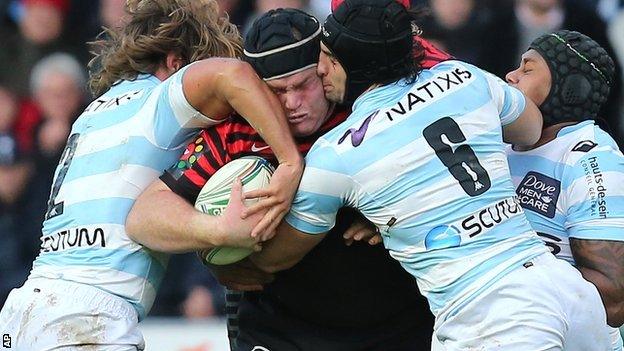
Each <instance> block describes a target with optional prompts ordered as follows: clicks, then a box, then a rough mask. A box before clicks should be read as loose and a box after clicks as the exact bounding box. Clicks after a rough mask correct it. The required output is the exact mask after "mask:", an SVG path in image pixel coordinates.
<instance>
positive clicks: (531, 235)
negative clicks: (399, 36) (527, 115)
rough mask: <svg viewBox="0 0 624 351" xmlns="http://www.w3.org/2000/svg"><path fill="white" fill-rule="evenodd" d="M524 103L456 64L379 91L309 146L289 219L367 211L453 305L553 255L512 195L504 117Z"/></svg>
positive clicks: (415, 271)
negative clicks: (540, 257) (526, 264)
mask: <svg viewBox="0 0 624 351" xmlns="http://www.w3.org/2000/svg"><path fill="white" fill-rule="evenodd" d="M524 107H525V100H524V96H523V95H522V93H520V92H519V91H518V90H516V89H514V88H512V87H510V86H508V85H507V84H505V83H504V82H502V81H501V80H500V79H498V78H496V77H494V76H493V75H491V74H489V73H487V72H484V71H482V70H480V69H478V68H476V67H474V66H471V65H468V64H465V63H462V62H459V61H447V62H444V63H440V64H438V65H436V66H434V67H433V68H431V69H428V70H424V71H422V72H421V73H420V74H419V76H418V79H417V80H416V82H415V83H413V84H406V83H405V81H400V82H398V83H395V84H390V85H386V86H383V87H379V88H376V89H374V90H371V91H369V92H367V93H365V94H363V95H362V96H360V97H359V98H358V99H357V100H356V102H355V104H354V106H353V113H352V114H351V116H349V118H348V119H347V120H346V121H345V122H344V123H342V124H341V125H340V126H338V127H336V128H335V129H334V130H332V131H330V132H329V133H327V134H326V135H325V136H323V137H322V138H321V139H319V140H318V141H317V142H316V143H315V145H314V146H313V148H312V150H311V151H310V152H309V153H308V155H307V157H306V169H305V171H304V175H303V179H302V181H301V185H300V187H299V191H298V192H297V195H296V197H295V201H294V203H293V205H292V209H291V212H290V213H289V214H288V216H287V221H288V223H289V224H290V225H292V226H293V227H295V228H296V229H298V230H300V231H303V232H305V233H310V234H314V233H324V232H327V231H328V230H329V229H330V228H332V227H333V225H334V223H335V214H336V211H337V210H338V209H339V208H341V207H343V206H350V207H354V208H357V209H359V210H360V211H361V212H362V213H363V214H364V215H365V216H366V217H367V218H368V219H369V220H371V221H372V222H373V223H374V224H375V225H376V226H377V227H378V228H379V229H380V231H381V233H382V237H383V241H384V245H385V247H386V248H387V249H388V250H389V251H390V254H391V255H392V257H393V258H395V259H397V260H398V261H399V262H400V263H401V264H402V265H403V267H404V268H405V269H406V270H407V271H408V272H410V273H411V274H412V275H414V276H415V277H416V279H417V282H418V285H419V287H420V290H421V291H422V293H423V294H424V295H425V296H426V297H427V299H428V300H429V304H430V307H431V310H432V311H433V313H434V314H435V315H436V316H438V315H440V314H444V315H448V314H449V313H453V312H454V311H457V310H458V309H459V308H461V306H463V305H464V304H465V303H467V302H468V301H470V300H471V299H472V298H474V297H475V296H476V295H478V294H479V292H480V291H482V290H483V289H485V288H487V287H488V286H490V285H491V284H492V283H493V282H495V281H496V280H498V279H499V278H500V277H502V276H503V275H505V273H507V272H508V271H510V270H512V269H514V268H516V267H518V266H519V265H521V264H522V263H524V262H526V261H527V260H528V259H530V258H533V257H535V256H537V255H540V254H542V253H544V252H547V249H546V248H545V246H544V244H543V242H542V241H541V240H540V239H539V237H537V235H536V234H535V232H534V231H533V230H531V228H530V226H529V223H528V221H527V220H526V217H525V216H524V214H523V211H522V208H521V207H520V206H519V204H518V202H517V200H516V197H515V193H514V188H513V184H512V182H511V178H510V176H509V169H508V167H507V160H506V157H505V145H504V144H503V141H502V127H501V125H506V124H508V123H511V122H513V121H515V119H516V118H517V117H518V116H519V115H520V114H521V113H522V111H523V110H524Z"/></svg>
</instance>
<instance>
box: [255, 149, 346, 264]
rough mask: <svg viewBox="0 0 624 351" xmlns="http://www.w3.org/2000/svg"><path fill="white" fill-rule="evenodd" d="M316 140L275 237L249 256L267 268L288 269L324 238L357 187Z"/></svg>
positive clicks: (333, 154)
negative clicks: (288, 211)
mask: <svg viewBox="0 0 624 351" xmlns="http://www.w3.org/2000/svg"><path fill="white" fill-rule="evenodd" d="M319 144H321V145H324V146H328V145H329V144H324V140H323V139H320V140H319V141H317V143H316V144H315V146H314V147H313V148H312V150H311V151H310V152H309V153H308V156H307V157H306V163H307V166H306V169H305V171H304V173H303V177H302V179H301V184H300V186H299V190H298V191H297V195H296V196H295V200H294V201H293V205H292V208H291V210H290V213H289V214H288V215H287V216H286V219H285V220H284V221H283V222H282V223H281V224H280V225H279V226H278V227H277V234H276V235H275V237H274V238H273V239H272V240H270V241H269V242H266V243H264V244H263V248H262V251H260V252H256V253H254V254H252V255H251V256H250V259H251V261H252V262H253V263H254V264H256V265H257V266H258V267H259V268H260V269H262V270H264V271H266V272H276V271H280V270H284V269H288V268H290V267H292V266H294V265H295V264H297V262H299V261H300V260H301V259H302V258H303V257H304V256H305V255H306V254H307V253H308V252H309V251H310V250H312V248H314V246H316V245H317V244H318V243H320V242H321V240H323V238H324V237H325V235H326V234H327V232H329V230H330V229H331V228H333V226H334V225H335V223H336V214H337V213H338V210H339V209H340V208H342V207H345V206H350V205H353V202H354V201H353V200H352V196H353V194H355V193H356V192H357V191H356V190H354V189H355V187H356V185H355V182H353V180H352V178H351V177H350V176H349V175H348V173H347V172H345V171H344V166H343V164H342V160H341V158H340V157H339V156H338V155H337V154H336V153H335V152H334V150H333V149H331V147H322V146H319Z"/></svg>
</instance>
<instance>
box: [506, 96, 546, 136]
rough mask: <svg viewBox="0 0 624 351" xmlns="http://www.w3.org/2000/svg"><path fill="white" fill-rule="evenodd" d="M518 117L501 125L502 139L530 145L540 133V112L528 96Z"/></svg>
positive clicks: (541, 121)
mask: <svg viewBox="0 0 624 351" xmlns="http://www.w3.org/2000/svg"><path fill="white" fill-rule="evenodd" d="M525 100H526V105H525V108H524V111H523V112H522V114H520V117H518V118H517V119H516V120H515V121H513V122H511V123H509V124H508V125H506V126H504V127H503V139H504V140H505V142H506V143H509V144H514V145H519V146H531V145H534V144H535V143H537V141H538V140H539V138H540V136H541V135H542V124H543V120H542V113H541V112H540V111H539V109H538V108H537V106H536V105H535V104H534V103H533V102H532V101H531V100H530V99H528V98H525Z"/></svg>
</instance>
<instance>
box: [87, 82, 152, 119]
mask: <svg viewBox="0 0 624 351" xmlns="http://www.w3.org/2000/svg"><path fill="white" fill-rule="evenodd" d="M159 84H160V81H159V80H158V78H156V77H154V76H151V75H147V74H145V75H139V76H137V78H136V79H134V80H120V81H118V82H116V83H115V84H114V85H113V86H112V87H111V88H110V89H108V90H107V91H106V92H105V93H104V94H102V95H101V96H98V97H97V98H95V99H94V100H93V101H92V102H91V103H90V104H89V105H87V107H86V108H85V110H84V112H83V114H84V115H91V114H98V113H104V112H107V113H115V112H119V113H123V114H127V113H128V109H129V108H130V109H133V108H139V107H141V106H143V104H144V102H145V100H146V99H147V98H148V97H149V95H150V94H151V93H152V91H153V90H154V88H156V87H157V86H158V85H159Z"/></svg>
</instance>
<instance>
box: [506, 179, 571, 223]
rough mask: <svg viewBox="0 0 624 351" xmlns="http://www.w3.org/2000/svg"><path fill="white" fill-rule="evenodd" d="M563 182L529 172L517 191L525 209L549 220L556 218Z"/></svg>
mask: <svg viewBox="0 0 624 351" xmlns="http://www.w3.org/2000/svg"><path fill="white" fill-rule="evenodd" d="M560 192H561V182H560V181H558V180H557V179H553V178H551V177H549V176H546V175H544V174H541V173H537V172H529V173H527V175H526V176H525V177H524V179H522V182H520V185H519V186H518V188H517V189H516V193H517V194H518V198H519V199H520V204H521V205H522V207H523V208H525V209H528V210H531V211H534V212H537V213H539V214H541V215H543V216H546V217H548V218H554V217H555V209H556V208H557V200H558V199H559V193H560Z"/></svg>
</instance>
